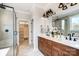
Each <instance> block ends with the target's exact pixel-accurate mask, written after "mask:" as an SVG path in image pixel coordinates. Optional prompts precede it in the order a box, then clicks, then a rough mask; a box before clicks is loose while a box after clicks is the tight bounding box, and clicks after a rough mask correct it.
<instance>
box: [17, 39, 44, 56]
mask: <svg viewBox="0 0 79 59" xmlns="http://www.w3.org/2000/svg"><path fill="white" fill-rule="evenodd" d="M18 56H43V54H42V53H41V52H40V51H39V50H38V49H35V50H34V49H33V47H32V46H29V45H28V41H27V40H26V41H24V43H23V44H22V45H21V46H20V48H19V54H18Z"/></svg>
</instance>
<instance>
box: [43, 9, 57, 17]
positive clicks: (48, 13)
mask: <svg viewBox="0 0 79 59" xmlns="http://www.w3.org/2000/svg"><path fill="white" fill-rule="evenodd" d="M55 14H56V13H55V12H53V11H52V10H51V9H49V10H48V11H46V12H45V13H44V14H43V17H46V18H48V17H49V16H52V15H55Z"/></svg>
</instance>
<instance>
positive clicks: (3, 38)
mask: <svg viewBox="0 0 79 59" xmlns="http://www.w3.org/2000/svg"><path fill="white" fill-rule="evenodd" d="M16 21H17V20H16V13H15V10H14V8H13V7H10V6H7V5H3V4H0V49H5V48H9V50H10V49H12V54H13V55H16V42H17V33H16V30H17V29H16Z"/></svg>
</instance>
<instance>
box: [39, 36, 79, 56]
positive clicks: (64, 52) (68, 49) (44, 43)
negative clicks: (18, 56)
mask: <svg viewBox="0 0 79 59" xmlns="http://www.w3.org/2000/svg"><path fill="white" fill-rule="evenodd" d="M38 49H39V50H40V51H41V52H42V53H43V54H44V55H45V56H79V43H78V42H74V41H68V40H65V39H64V38H53V37H49V36H46V35H39V37H38Z"/></svg>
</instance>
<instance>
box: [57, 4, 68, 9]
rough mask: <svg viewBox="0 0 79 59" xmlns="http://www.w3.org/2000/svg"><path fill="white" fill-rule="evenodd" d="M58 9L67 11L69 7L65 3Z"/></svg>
mask: <svg viewBox="0 0 79 59" xmlns="http://www.w3.org/2000/svg"><path fill="white" fill-rule="evenodd" d="M58 8H62V10H65V9H67V8H68V7H67V5H66V4H65V3H60V4H59V6H58Z"/></svg>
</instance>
